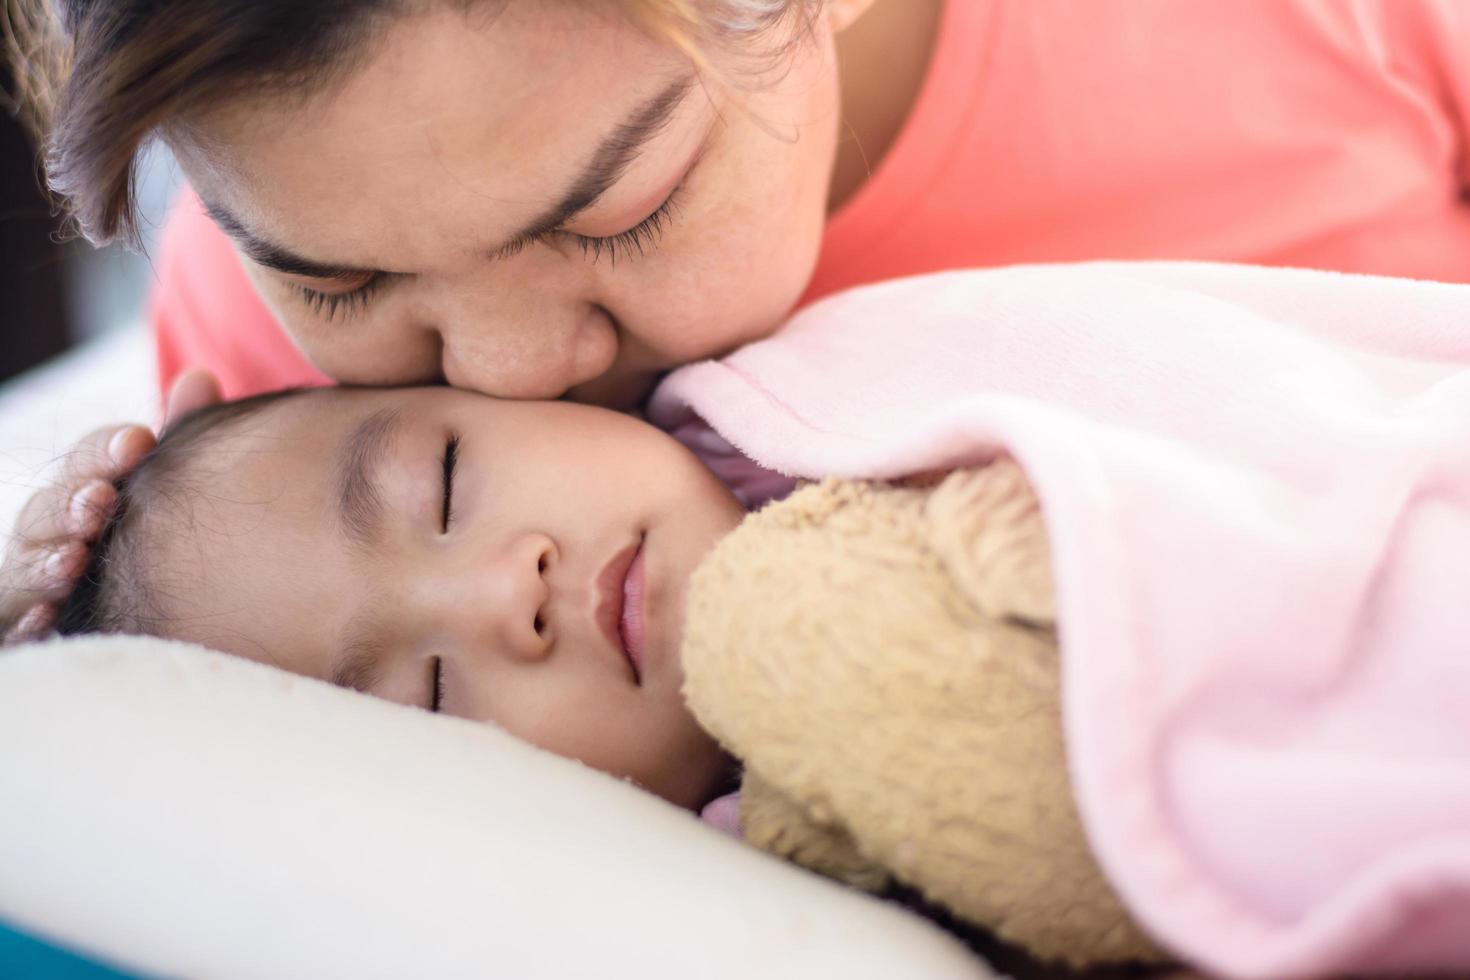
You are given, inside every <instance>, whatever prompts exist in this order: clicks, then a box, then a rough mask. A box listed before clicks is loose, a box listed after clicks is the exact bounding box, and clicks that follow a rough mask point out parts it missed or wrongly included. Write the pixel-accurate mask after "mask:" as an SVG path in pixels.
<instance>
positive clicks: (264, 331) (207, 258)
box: [150, 190, 329, 398]
mask: <svg viewBox="0 0 1470 980" xmlns="http://www.w3.org/2000/svg"><path fill="white" fill-rule="evenodd" d="M157 270H158V281H157V283H156V285H155V286H154V291H153V297H152V303H151V309H150V317H151V319H152V323H153V334H154V342H155V344H156V350H157V356H158V377H159V383H160V384H161V385H162V387H163V390H164V391H167V390H168V386H169V385H170V384H172V383H173V380H174V378H175V377H177V376H178V374H179V372H181V371H183V370H185V369H187V368H193V367H202V368H207V369H209V370H210V371H212V372H213V373H214V374H215V375H216V376H217V377H218V378H219V380H220V384H221V386H222V388H223V390H224V394H225V397H226V398H242V397H245V396H247V395H252V394H256V393H259V392H262V391H272V390H275V389H278V388H286V387H313V386H317V385H322V384H327V383H329V379H327V378H326V376H324V375H323V374H322V373H321V372H319V371H317V370H316V369H315V368H313V367H312V366H311V364H310V363H309V362H308V361H307V360H306V358H305V357H304V356H303V355H302V354H301V352H300V351H298V350H297V349H296V346H295V345H294V344H293V343H292V341H291V339H290V338H289V337H288V336H287V335H286V333H285V332H284V331H283V330H282V329H281V327H280V325H279V323H278V322H277V321H276V318H275V316H274V315H273V314H272V313H271V311H270V309H269V308H268V307H267V306H266V305H265V303H264V302H263V301H262V300H261V299H260V297H259V296H258V295H257V294H256V292H255V287H254V286H253V285H251V283H250V280H249V279H248V278H247V277H246V275H245V270H244V269H243V267H242V266H241V264H240V258H239V256H238V255H236V254H235V249H234V246H232V245H231V244H230V241H229V239H228V238H227V237H225V235H224V233H223V232H221V231H220V230H219V229H218V228H217V227H216V226H215V224H214V222H213V221H211V220H210V218H209V216H208V215H207V214H206V213H205V212H204V208H203V206H202V205H201V204H200V202H199V199H198V197H196V196H195V195H194V193H193V192H192V191H190V190H185V191H184V192H183V193H182V194H181V195H180V197H179V199H178V200H177V201H176V202H175V203H174V206H173V208H172V209H171V211H170V213H169V217H168V220H167V223H166V224H165V226H164V231H163V239H162V244H161V246H160V250H159V256H158V263H157Z"/></svg>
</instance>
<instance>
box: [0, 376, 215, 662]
mask: <svg viewBox="0 0 1470 980" xmlns="http://www.w3.org/2000/svg"><path fill="white" fill-rule="evenodd" d="M219 400H220V391H219V382H218V381H216V380H215V378H214V376H213V375H211V374H209V373H208V372H206V371H186V372H184V373H183V374H182V375H180V376H179V378H178V379H177V380H176V381H175V382H174V384H173V386H172V387H171V388H170V389H169V394H168V398H167V400H166V404H165V409H164V419H165V422H167V420H169V419H174V418H177V417H178V416H180V415H183V414H186V413H188V412H191V411H193V410H194V409H196V408H203V407H204V406H206V405H211V404H213V403H215V402H217V401H219ZM154 443H155V439H154V436H153V432H152V431H151V430H149V429H148V428H147V427H145V426H141V425H111V426H107V427H105V428H102V429H98V430H97V431H96V432H93V433H92V434H91V435H89V436H87V437H86V438H85V439H83V440H82V441H81V442H79V443H77V445H76V446H74V447H73V448H72V449H71V450H70V451H69V452H68V453H66V455H65V456H63V457H62V458H61V459H60V461H59V462H58V464H57V468H56V471H55V473H54V474H53V475H52V477H51V478H50V479H49V480H48V481H47V482H46V484H45V485H44V486H43V487H42V488H41V489H40V490H38V491H36V493H35V494H34V495H33V496H32V497H31V498H30V500H28V501H26V503H25V506H24V507H22V508H21V511H20V514H19V516H18V517H17V518H16V521H15V530H14V532H13V533H12V534H11V537H10V541H9V543H8V545H7V546H6V549H5V560H4V563H3V564H0V643H3V644H5V645H9V644H12V643H22V642H25V641H27V640H34V639H39V638H41V637H43V636H45V635H46V634H47V633H49V632H51V631H52V630H53V629H54V628H55V626H56V617H57V613H58V612H59V610H60V606H61V603H62V602H63V601H64V600H65V599H66V597H67V596H68V595H70V594H71V592H72V590H73V589H74V588H76V584H77V579H79V578H80V577H81V575H82V573H83V572H84V571H85V570H86V568H87V561H88V558H89V556H90V552H91V546H92V544H93V543H95V542H96V540H97V537H98V535H99V534H100V533H101V532H102V528H103V527H104V526H105V524H106V522H107V519H108V517H109V516H110V515H111V514H112V511H113V508H114V507H115V506H116V505H117V490H116V488H115V486H114V483H115V481H116V480H118V479H119V478H120V477H122V476H125V475H126V474H127V473H129V472H131V471H132V469H133V467H135V466H137V465H138V461H139V460H140V459H142V458H143V456H144V455H146V454H147V453H148V451H149V450H150V449H152V448H153V446H154Z"/></svg>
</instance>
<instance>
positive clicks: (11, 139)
mask: <svg viewBox="0 0 1470 980" xmlns="http://www.w3.org/2000/svg"><path fill="white" fill-rule="evenodd" d="M8 82H9V79H8V78H7V77H6V66H5V64H4V55H3V54H0V90H3V91H9V85H8ZM37 157H38V149H37V147H36V144H35V141H34V140H33V139H32V138H31V135H30V133H29V132H28V131H27V129H26V128H25V126H24V125H23V124H22V123H21V122H20V121H19V120H18V119H17V118H15V117H14V116H13V115H12V114H11V113H10V112H9V111H7V108H5V106H4V103H3V101H0V546H4V545H5V544H6V543H7V542H6V539H7V538H8V537H9V536H11V535H12V534H14V535H24V534H25V533H26V528H25V527H23V526H21V524H20V523H19V522H18V520H17V518H18V515H19V513H20V509H21V507H22V506H23V504H24V502H25V501H26V500H27V499H28V498H29V497H30V496H31V494H33V493H34V492H35V491H36V490H37V489H38V488H40V487H42V486H45V485H47V484H48V483H49V482H50V480H51V479H52V478H53V477H52V476H51V474H52V473H53V472H55V469H56V466H57V463H58V461H59V460H60V459H61V457H63V456H64V455H65V454H66V453H67V452H68V451H69V449H70V447H71V446H73V445H74V444H75V443H76V441H77V440H78V439H79V438H80V437H81V436H83V435H84V434H85V433H87V432H90V431H92V430H94V429H97V428H99V427H101V426H103V425H110V424H116V423H120V422H125V421H130V420H134V421H140V422H145V423H149V424H153V423H155V422H156V421H157V419H158V384H157V380H156V378H157V372H156V369H155V366H154V358H153V345H152V341H151V338H150V336H149V332H148V329H147V325H146V323H145V319H146V310H147V303H148V296H149V292H150V290H151V289H152V285H153V279H154V275H153V267H152V265H151V264H150V262H149V259H148V257H147V254H146V252H145V254H142V255H139V254H136V253H132V252H128V251H126V250H124V249H123V248H121V247H118V246H113V247H110V248H105V249H100V250H99V249H94V248H92V247H91V246H90V245H88V244H87V243H86V242H83V241H77V240H70V241H68V240H65V238H64V236H63V235H62V228H63V226H62V222H61V219H60V218H59V217H58V216H57V215H56V214H54V213H53V209H52V206H51V203H50V201H49V200H48V199H47V197H46V195H45V193H43V191H42V188H41V182H40V167H39V165H38V162H37ZM177 185H178V176H177V173H176V167H175V166H174V162H173V160H172V159H171V158H170V157H169V155H168V154H167V152H165V151H163V150H162V149H159V150H157V151H155V152H152V153H150V154H149V155H148V156H147V157H146V158H145V160H144V163H143V167H142V171H141V174H140V181H139V187H138V189H139V198H140V203H141V205H142V212H143V216H144V218H145V232H146V236H145V237H146V238H147V239H148V246H149V248H148V250H147V251H154V250H156V247H157V232H158V229H159V227H160V226H161V224H162V221H163V218H164V215H165V214H166V212H167V209H168V204H169V201H170V199H171V198H172V196H173V194H174V191H175V189H176V187H177Z"/></svg>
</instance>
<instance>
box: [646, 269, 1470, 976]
mask: <svg viewBox="0 0 1470 980" xmlns="http://www.w3.org/2000/svg"><path fill="white" fill-rule="evenodd" d="M652 414H653V416H654V418H655V420H656V421H658V422H659V423H660V424H662V425H664V426H666V427H672V426H676V425H678V424H681V423H687V422H688V421H689V418H690V416H691V414H697V415H698V416H702V417H703V418H704V419H706V420H707V421H708V422H709V423H710V424H712V425H713V426H714V427H715V428H716V429H717V430H718V431H719V432H720V433H722V434H723V435H724V436H725V437H726V438H728V439H729V440H730V441H731V442H732V443H734V444H735V445H736V446H737V447H738V448H739V449H740V450H742V451H743V452H745V453H746V454H748V455H749V456H750V457H751V458H753V459H754V460H756V461H757V462H759V463H761V464H763V465H765V466H768V467H770V468H772V469H775V470H778V471H781V472H784V473H787V474H791V475H796V476H819V475H824V474H837V475H844V476H868V477H883V476H894V475H899V474H906V473H910V472H914V471H918V470H925V469H932V468H936V467H951V466H955V465H959V464H963V463H973V462H975V461H978V460H982V459H984V458H986V457H989V456H991V455H993V454H995V453H997V452H1000V451H1005V452H1008V453H1011V454H1013V455H1014V456H1015V457H1016V458H1017V459H1018V460H1019V461H1020V462H1021V463H1022V464H1023V465H1024V466H1025V467H1026V469H1027V470H1028V472H1029V473H1030V475H1031V477H1032V479H1033V480H1034V482H1035V484H1036V486H1037V488H1038V492H1039V493H1040V495H1041V497H1042V500H1043V502H1044V505H1045V511H1046V514H1047V520H1048V523H1049V526H1050V530H1051V533H1052V537H1053V548H1054V555H1055V564H1056V579H1057V589H1058V608H1059V611H1060V619H1061V632H1062V648H1063V678H1064V693H1063V698H1064V705H1065V708H1064V715H1065V717H1064V723H1065V726H1066V733H1067V741H1068V746H1069V752H1070V758H1071V764H1072V778H1073V784H1074V789H1075V793H1076V796H1077V800H1078V804H1079V806H1080V809H1081V812H1082V816H1083V820H1084V823H1085V825H1086V828H1087V831H1088V834H1089V837H1090V839H1091V841H1092V843H1093V847H1094V849H1095V851H1096V853H1097V855H1098V858H1099V860H1100V862H1101V863H1102V865H1103V867H1104V868H1105V869H1106V871H1107V873H1108V875H1109V877H1110V878H1111V880H1112V881H1113V883H1114V885H1115V887H1116V888H1117V889H1118V891H1119V893H1120V894H1121V895H1122V896H1123V897H1124V899H1125V901H1126V902H1127V903H1128V904H1129V906H1130V908H1131V909H1132V910H1133V912H1134V913H1135V915H1136V916H1137V918H1138V920H1139V921H1140V922H1141V923H1142V924H1143V925H1144V926H1145V927H1146V928H1147V929H1148V930H1149V931H1150V932H1151V933H1153V934H1154V936H1155V937H1156V938H1157V939H1158V940H1160V941H1161V942H1163V943H1164V944H1165V945H1167V946H1169V947H1170V948H1172V949H1173V950H1174V951H1175V952H1177V953H1178V954H1179V955H1180V956H1181V957H1183V958H1185V959H1187V960H1189V961H1191V962H1193V963H1195V964H1196V965H1198V966H1200V967H1202V968H1204V969H1207V970H1210V971H1214V972H1219V973H1222V974H1227V975H1233V976H1240V977H1273V978H1274V977H1283V976H1290V975H1302V974H1320V973H1328V972H1337V971H1347V970H1353V971H1371V970H1388V969H1394V970H1427V969H1458V970H1470V287H1466V286H1449V285H1440V284H1433V283H1416V282H1410V281H1406V280H1390V279H1377V278H1369V277H1355V276H1344V275H1337V274H1332V273H1317V272H1299V271H1290V270H1287V271H1283V270H1265V269H1254V268H1244V267H1230V266H1209V265H1193V264H1140V265H1126V264H1096V265H1082V266H1070V267H1062V266H1034V267H1020V268H1014V269H1001V270H993V271H985V272H956V273H948V274H943V275H938V276H930V277H924V278H918V279H911V280H903V281H898V282H893V283H888V284H884V285H880V286H875V287H870V288H866V289H862V290H858V291H855V292H851V293H847V294H844V295H841V296H837V297H834V298H832V299H830V300H827V301H825V302H823V303H820V304H818V305H816V306H813V307H811V308H809V309H808V310H806V311H805V312H803V313H802V314H800V315H799V316H797V317H796V319H795V320H794V321H793V322H792V323H791V325H790V327H789V328H787V329H786V330H784V331H783V332H782V333H781V334H780V335H779V336H777V337H775V338H773V339H771V340H767V341H764V342H761V343H757V344H754V345H751V346H749V347H747V348H745V349H743V350H741V351H738V352H737V353H735V354H732V355H731V356H729V357H727V358H725V359H724V360H721V361H718V362H709V363H703V364H697V365H693V366H691V367H688V368H685V369H683V370H681V371H679V372H677V373H676V374H674V375H673V376H672V377H671V378H670V379H669V380H668V381H667V382H666V383H665V384H664V385H663V387H662V388H661V389H660V390H659V392H658V393H657V395H656V397H655V400H654V404H653V409H652Z"/></svg>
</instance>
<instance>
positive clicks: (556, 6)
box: [172, 0, 864, 407]
mask: <svg viewBox="0 0 1470 980" xmlns="http://www.w3.org/2000/svg"><path fill="white" fill-rule="evenodd" d="M611 6H612V5H610V4H601V3H600V4H585V3H551V2H546V0H537V2H536V3H509V4H492V5H490V6H489V7H488V8H484V7H480V6H479V5H471V6H470V8H469V11H468V12H465V11H461V10H457V9H456V5H454V4H442V5H441V4H430V5H426V7H425V8H424V10H425V11H426V12H421V13H419V14H415V15H405V16H401V17H398V18H396V19H394V20H392V21H390V22H389V23H387V25H386V26H385V27H384V28H383V32H382V36H381V38H380V39H376V40H374V41H373V42H372V44H371V51H370V52H369V56H368V57H366V58H365V59H364V60H363V62H362V63H361V64H360V66H358V67H355V68H354V69H353V70H352V71H351V72H350V73H349V74H348V75H347V76H345V77H344V79H343V80H342V81H341V82H340V83H339V84H333V85H331V86H330V87H329V88H328V89H327V90H325V91H323V92H321V93H319V94H317V95H314V96H312V97H311V98H308V99H305V100H301V101H297V100H293V99H281V98H279V97H271V98H270V99H268V100H259V101H257V102H251V101H250V100H248V99H246V100H241V101H237V102H236V103H234V104H231V105H227V106H225V107H224V108H222V109H219V110H217V111H214V112H212V113H210V114H208V115H207V116H206V117H205V118H203V119H198V120H191V121H190V125H189V126H188V127H185V128H182V129H180V130H179V131H177V132H176V133H175V134H174V137H173V140H172V141H173V143H174V145H175V150H176V152H177V154H178V156H179V159H180V161H181V162H182V164H183V166H184V169H185V171H186V172H187V174H188V175H189V178H190V180H191V182H192V183H193V184H194V186H195V187H196V188H197V189H198V190H199V192H200V194H201V196H202V197H203V199H204V200H205V201H206V202H207V204H208V205H210V208H211V211H212V212H213V213H215V215H216V218H217V219H218V220H220V223H221V226H222V227H224V228H225V229H226V230H227V231H229V232H230V233H231V234H232V236H233V237H234V238H235V239H236V241H237V243H238V244H239V245H240V246H241V251H242V253H243V254H244V256H245V257H246V258H247V260H249V261H247V262H246V267H247V271H248V272H249V274H250V275H251V277H252V279H253V280H254V282H255V284H256V286H257V289H258V290H259V291H260V293H261V295H262V296H263V297H264V298H265V299H266V301H267V302H268V303H269V304H270V305H271V306H272V307H273V309H274V311H275V313H276V314H277V316H278V317H279V318H280V319H281V321H282V322H283V323H284V324H285V325H286V327H287V329H288V330H289V331H290V332H291V334H292V335H293V336H294V337H295V339H296V341H297V343H298V344H299V345H300V346H301V348H302V349H303V350H304V351H305V352H306V353H307V355H308V356H309V357H310V358H311V360H312V361H313V362H314V363H315V364H316V366H317V367H318V368H320V369H321V370H322V371H324V372H325V373H327V374H328V375H330V376H332V377H334V378H336V379H338V380H340V381H345V382H351V383H358V384H403V383H423V382H429V381H433V380H434V379H437V378H443V379H446V380H447V381H448V382H449V383H450V384H452V385H454V386H456V387H463V388H469V389H473V390H477V391H481V392H484V393H486V394H490V395H496V396H501V397H509V398H555V397H559V396H561V395H563V394H569V395H570V396H571V397H572V398H573V399H574V400H577V401H590V402H597V403H600V404H605V405H613V406H617V407H627V406H629V405H631V404H632V403H634V402H635V401H636V400H637V399H638V398H639V397H641V395H642V394H644V393H645V392H646V391H647V390H648V388H649V387H650V386H651V384H652V382H653V379H654V378H655V377H656V376H657V374H658V373H659V372H662V371H665V370H668V369H669V368H671V367H674V366H676V365H679V364H683V363H688V362H690V361H693V360H698V359H700V358H703V357H707V356H711V355H713V354H716V353H720V352H723V351H727V350H730V349H732V348H734V347H736V346H738V345H740V344H741V343H744V342H745V341H748V340H751V339H754V338H757V337H760V336H764V335H766V334H768V333H769V332H770V331H771V330H773V329H774V328H775V326H776V325H777V324H778V323H779V322H780V321H781V319H782V318H783V317H784V316H785V314H786V312H787V311H788V310H789V309H790V308H791V307H792V305H793V304H794V303H795V302H796V301H797V299H798V298H799V296H800V295H801V292H802V290H803V289H804V288H805V285H806V283H807V281H808V279H809V278H810V275H811V271H812V269H813V267H814V265H815V262H816V256H817V251H818V247H819V245H820V239H821V233H822V227H823V223H824V220H825V216H826V201H827V191H828V185H829V181H830V176H831V170H832V163H833V159H834V156H835V153H836V147H837V126H838V121H839V116H840V111H839V105H838V103H839V88H838V84H837V72H836V62H835V55H834V48H833V43H832V31H831V29H830V27H831V17H832V15H828V16H826V17H824V19H823V20H822V21H821V25H820V27H819V29H818V30H817V31H816V32H815V34H814V36H811V37H807V36H805V35H798V39H799V43H797V44H796V45H795V46H794V47H793V48H792V50H791V52H790V53H789V55H787V56H780V57H777V56H773V54H772V52H773V51H779V50H780V44H781V42H782V41H783V39H785V38H786V35H785V34H783V33H781V30H780V29H778V30H777V31H775V32H773V34H772V35H771V36H767V37H764V38H760V39H757V40H755V41H742V40H739V39H737V40H736V42H735V50H736V51H737V52H739V51H743V52H744V54H745V57H744V58H741V57H740V55H739V54H735V55H734V60H733V61H732V62H731V63H730V64H727V65H723V67H727V68H729V69H730V72H731V75H730V84H725V83H722V81H721V78H720V77H719V75H718V74H717V73H715V72H706V73H704V74H703V75H702V76H701V75H697V74H696V72H695V70H694V67H693V66H692V64H691V63H690V61H689V60H688V58H686V57H684V56H683V55H681V54H679V53H678V52H676V51H674V50H672V48H671V47H670V46H668V45H665V44H661V43H657V42H655V41H654V40H651V39H650V38H649V37H648V36H646V35H645V34H643V33H641V32H640V31H639V30H637V29H636V28H635V27H634V26H633V25H632V24H631V23H629V22H628V21H627V20H626V18H624V17H622V16H621V15H619V14H617V13H615V12H610V10H609V9H608V8H610V7H611ZM861 6H864V4H860V3H853V2H852V0H848V2H846V3H844V4H842V5H841V7H842V8H843V9H846V8H850V7H861ZM831 9H837V8H836V7H833V8H831ZM787 26H788V28H789V26H790V25H789V24H788V25H787ZM711 54H712V55H713V56H716V57H718V56H719V55H720V54H721V52H719V51H715V52H711ZM726 54H729V52H726ZM732 85H733V86H734V87H732ZM593 239H600V240H601V241H600V242H598V243H595V244H594V243H593V241H592V240H593ZM303 289H305V290H307V291H309V292H307V293H303Z"/></svg>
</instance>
